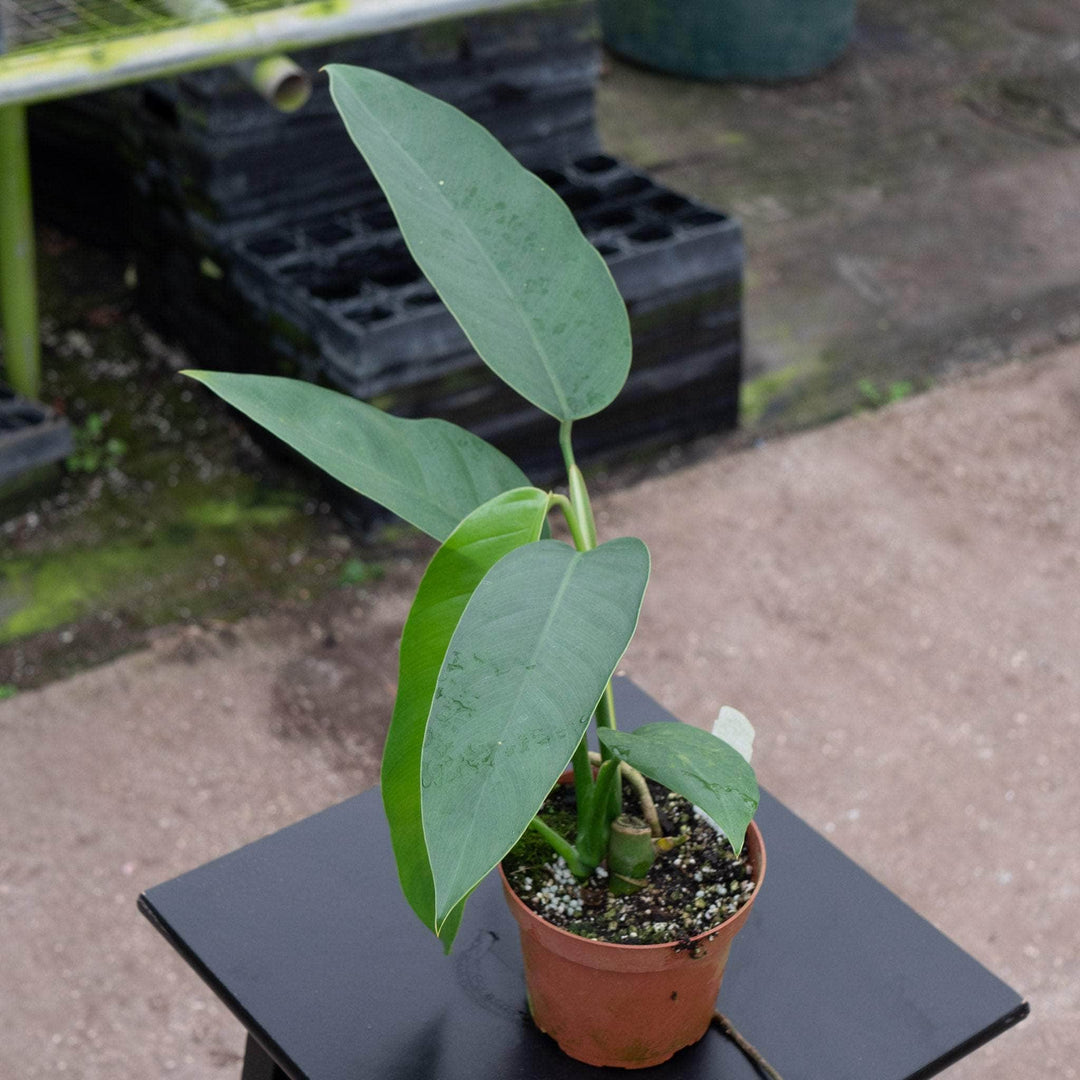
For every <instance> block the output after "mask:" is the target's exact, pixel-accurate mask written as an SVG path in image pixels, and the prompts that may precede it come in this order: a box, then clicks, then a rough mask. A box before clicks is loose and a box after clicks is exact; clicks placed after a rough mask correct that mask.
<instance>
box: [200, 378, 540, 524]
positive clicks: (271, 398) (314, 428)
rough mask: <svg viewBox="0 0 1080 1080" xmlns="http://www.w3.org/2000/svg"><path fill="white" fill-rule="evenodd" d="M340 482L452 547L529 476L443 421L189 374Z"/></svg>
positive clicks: (288, 384) (249, 381)
mask: <svg viewBox="0 0 1080 1080" xmlns="http://www.w3.org/2000/svg"><path fill="white" fill-rule="evenodd" d="M184 374H185V375H190V376H191V377H192V378H193V379H198V380H199V382H201V383H203V384H205V385H206V386H208V387H209V388H210V389H211V390H213V391H214V393H215V394H217V395H218V396H219V397H221V398H223V399H224V400H225V401H227V402H228V403H229V404H230V405H232V406H233V407H234V408H236V409H239V410H240V412H242V413H243V414H244V415H245V416H248V417H250V418H251V419H252V420H254V421H255V422H256V423H257V424H261V425H262V426H263V427H264V428H266V430H267V431H269V432H270V433H271V434H273V435H276V436H277V437H278V438H279V439H281V440H282V441H283V442H285V443H288V445H289V446H291V447H292V448H293V449H294V450H296V451H297V453H300V454H303V456H304V457H306V458H307V459H308V460H309V461H312V462H314V463H315V464H316V465H318V466H319V468H321V469H323V470H324V471H326V472H328V473H329V474H330V475H331V476H332V477H334V479H335V480H340V481H341V483H343V484H345V485H346V486H347V487H350V488H352V489H353V490H354V491H358V492H360V494H362V495H366V496H367V497H368V498H370V499H374V500H375V501H376V502H377V503H381V504H382V505H383V506H385V507H386V508H387V509H388V510H391V511H392V512H393V513H395V514H397V515H398V517H401V518H404V519H405V520H406V521H409V522H411V523H412V524H413V525H415V526H416V527H417V528H419V529H423V530H424V532H426V533H427V534H428V535H429V536H433V537H435V539H436V540H445V539H446V537H447V536H449V535H450V533H451V532H452V531H453V529H454V528H455V527H456V526H457V524H458V523H459V522H460V521H461V520H462V519H463V518H464V517H465V516H466V515H468V514H469V513H471V512H472V511H473V510H475V509H476V508H477V507H478V506H480V505H481V504H482V503H485V502H487V500H488V499H490V498H491V497H492V496H494V495H498V494H499V493H500V492H503V491H508V490H510V489H511V488H518V487H524V486H526V485H527V484H528V483H529V480H528V477H527V476H526V475H525V474H524V473H523V472H522V471H521V470H520V469H519V468H518V467H517V466H516V465H515V464H514V463H513V462H512V461H511V460H510V459H509V458H508V457H507V456H506V455H505V454H503V453H502V452H501V451H499V450H496V449H495V447H493V446H491V445H489V444H488V443H486V442H484V440H483V439H480V438H478V437H477V436H475V435H473V434H472V433H471V432H468V431H465V429H464V428H459V427H457V426H456V425H455V424H451V423H448V422H447V421H445V420H409V419H406V418H404V417H400V416H391V415H390V414H389V413H384V412H383V411H382V410H381V409H376V408H374V407H373V406H371V405H368V404H366V403H365V402H363V401H357V400H356V399H355V398H351V397H346V396H345V395H344V394H338V393H336V392H335V391H333V390H327V389H326V388H325V387H322V386H315V385H313V384H312V383H307V382H301V381H299V380H297V379H283V378H280V377H279V376H276V375H236V374H231V373H228V372H223V371H187V372H184Z"/></svg>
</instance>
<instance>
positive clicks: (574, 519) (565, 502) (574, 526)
mask: <svg viewBox="0 0 1080 1080" xmlns="http://www.w3.org/2000/svg"><path fill="white" fill-rule="evenodd" d="M553 506H557V507H558V508H559V509H560V510H561V511H562V512H563V517H564V518H566V524H567V525H568V526H569V528H570V537H571V539H572V540H573V541H574V547H575V548H576V549H577V550H578V551H588V550H589V548H588V546H587V544H588V539H587V537H586V534H585V531H584V529H582V527H581V519H580V518H579V517H578V514H577V511H576V510H575V509H574V504H573V503H572V502H571V501H570V500H569V499H568V498H567V497H566V496H565V495H554V494H553V495H549V496H548V507H549V508H550V507H553Z"/></svg>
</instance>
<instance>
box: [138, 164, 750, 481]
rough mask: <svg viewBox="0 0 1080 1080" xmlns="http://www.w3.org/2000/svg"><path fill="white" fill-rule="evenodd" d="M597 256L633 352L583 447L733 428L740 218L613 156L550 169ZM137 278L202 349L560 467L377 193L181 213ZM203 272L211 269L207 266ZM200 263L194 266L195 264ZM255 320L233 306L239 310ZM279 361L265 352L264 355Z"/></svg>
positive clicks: (549, 430) (538, 465)
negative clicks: (199, 230) (207, 215)
mask: <svg viewBox="0 0 1080 1080" xmlns="http://www.w3.org/2000/svg"><path fill="white" fill-rule="evenodd" d="M542 175H543V177H544V179H545V180H546V181H547V182H548V183H550V184H551V185H552V186H553V187H554V188H555V189H556V190H557V191H558V192H559V193H560V194H561V195H562V196H563V198H564V199H565V200H566V201H567V203H568V205H569V206H570V207H571V209H572V210H573V211H574V213H575V216H576V217H577V219H578V221H579V223H580V224H581V226H582V228H583V229H584V230H585V232H586V234H587V235H588V236H589V238H590V239H591V240H592V242H593V243H594V244H595V245H596V246H597V247H598V249H599V250H600V251H601V252H602V253H603V254H604V256H605V258H606V259H607V261H608V264H609V266H610V267H611V270H612V274H613V276H614V277H615V280H616V282H617V284H618V285H619V288H620V291H621V293H622V295H623V297H624V299H625V300H626V302H627V306H628V310H629V313H630V318H631V328H632V332H633V338H634V366H633V370H632V372H631V376H630V379H629V380H628V383H627V385H626V387H625V388H624V390H623V392H622V394H621V395H620V397H619V399H618V401H617V402H616V403H615V404H614V405H613V406H612V407H611V408H610V409H608V410H607V411H605V413H604V414H602V415H601V416H600V417H597V418H591V419H588V420H585V421H580V422H579V423H578V424H577V425H575V430H576V432H577V443H578V446H579V450H580V453H581V456H582V459H583V460H587V459H588V458H590V457H596V456H600V455H603V454H606V453H608V452H610V451H612V450H614V449H616V448H620V447H623V448H625V447H628V446H632V445H637V444H640V443H642V442H648V441H652V440H655V439H663V438H668V439H684V438H690V437H692V436H694V435H697V434H701V433H704V432H708V431H716V430H724V429H728V428H731V427H733V426H734V424H735V422H736V416H737V403H738V390H739V383H740V377H741V359H740V354H741V349H740V292H741V274H742V243H741V234H740V230H739V227H738V225H737V224H736V223H735V222H733V221H732V220H731V219H729V218H726V217H725V216H724V215H722V214H719V213H717V212H716V211H713V210H710V209H708V208H706V207H704V206H702V205H701V204H699V203H697V202H695V201H693V200H691V199H687V198H685V197H683V196H681V195H677V194H675V193H674V192H671V191H669V190H667V189H665V188H663V187H660V186H659V185H657V184H655V183H654V182H653V181H651V180H649V179H648V178H647V177H645V176H643V175H642V174H640V173H638V172H635V171H634V170H632V169H630V168H628V167H627V166H625V165H623V164H621V163H620V162H618V161H616V160H615V159H613V158H611V157H608V156H606V155H600V154H590V155H588V156H586V157H584V158H579V159H578V160H576V161H575V162H573V163H570V164H567V165H564V166H563V167H562V168H560V169H548V170H544V171H543V172H542ZM155 226H156V228H157V229H158V240H157V244H156V245H155V246H154V247H152V248H148V249H147V250H146V252H145V255H146V258H145V268H144V267H141V268H140V281H141V282H142V284H143V286H144V288H145V289H146V290H150V291H151V292H152V294H153V295H152V297H151V299H152V302H153V304H154V306H155V307H157V308H158V310H162V306H165V305H167V308H166V310H167V311H168V317H169V321H170V327H169V328H170V329H172V330H174V331H175V332H178V333H180V334H182V335H183V336H184V337H185V339H186V340H188V341H189V343H191V344H192V346H193V347H194V346H195V339H197V340H198V341H200V342H201V343H202V345H201V346H200V347H199V362H206V363H210V364H220V365H222V366H236V365H237V364H245V363H246V364H248V365H249V366H251V367H252V368H253V369H256V370H258V369H261V370H268V368H267V364H268V363H272V365H273V369H274V370H278V371H284V372H288V371H290V369H291V371H292V372H293V373H297V374H300V375H302V376H303V377H305V378H309V379H321V380H322V381H325V382H327V383H329V384H331V385H333V386H336V387H337V388H339V389H342V390H344V391H345V392H347V393H350V394H352V395H353V396H356V397H359V398H363V399H365V400H369V401H373V402H374V403H376V404H378V405H379V406H380V407H382V408H386V409H388V410H390V411H392V412H394V413H397V414H399V415H405V416H440V417H443V418H445V419H448V420H453V421H454V422H456V423H460V424H462V425H463V426H465V427H468V428H470V429H471V430H473V431H476V432H477V433H478V434H481V435H483V436H484V437H486V438H489V439H490V440H491V441H492V442H494V443H495V444H496V445H498V446H500V447H501V448H502V449H504V450H505V451H506V452H507V453H509V454H511V456H513V457H514V458H515V459H516V460H518V461H519V463H520V464H521V465H522V466H523V467H524V468H526V469H527V470H528V471H530V473H531V475H533V476H534V477H535V478H536V479H538V480H543V479H548V478H549V477H550V476H552V475H555V474H556V473H557V472H558V470H559V467H560V462H559V458H558V451H557V448H556V443H555V440H554V430H555V429H554V424H553V422H552V421H551V420H550V418H548V417H545V416H544V415H543V414H542V413H540V412H539V411H538V410H536V409H534V408H533V407H532V406H529V405H528V404H527V403H525V402H523V401H522V399H521V398H520V397H518V396H517V395H516V394H515V393H514V392H513V391H512V390H510V389H509V388H507V387H506V386H505V385H504V384H503V383H501V382H500V381H499V380H498V379H496V378H495V377H494V376H493V375H492V374H491V373H490V372H489V371H488V369H487V368H486V367H485V366H484V365H483V364H482V362H481V361H480V360H479V358H478V357H477V356H476V354H475V353H474V352H473V350H472V347H471V346H470V345H469V343H468V341H467V340H466V339H465V336H464V335H463V334H462V332H461V330H460V329H459V328H458V326H457V324H456V323H455V322H454V320H453V318H452V317H451V316H450V314H449V313H448V312H447V311H446V309H445V308H444V307H443V305H442V303H441V301H440V300H439V299H438V297H437V296H436V295H435V293H434V291H433V290H432V289H431V287H430V286H429V285H428V284H427V282H426V280H425V279H424V278H423V276H422V275H421V273H420V270H419V268H418V267H417V266H416V264H415V263H414V262H413V260H412V258H411V257H410V255H409V254H408V251H407V250H406V248H405V245H404V242H403V241H402V239H401V236H400V233H399V232H398V231H397V227H396V224H395V222H394V219H393V216H392V214H391V213H390V210H389V207H388V206H387V205H386V202H385V200H384V199H383V198H382V196H381V195H378V194H374V193H373V194H368V195H366V196H364V197H362V198H360V199H358V200H357V201H356V202H355V203H352V204H349V205H339V206H337V207H332V208H324V209H323V210H322V211H320V212H317V213H313V214H312V216H310V217H309V218H307V219H305V220H303V221H298V222H293V223H292V224H290V225H288V226H275V227H273V228H268V229H261V230H256V231H253V232H252V233H251V234H250V235H247V236H242V237H236V236H232V235H230V237H229V238H228V239H227V240H220V241H219V242H218V244H217V246H216V247H215V243H214V241H213V239H212V238H211V239H210V240H208V241H207V242H206V244H205V246H203V247H201V248H199V247H193V246H191V245H190V243H189V244H188V245H187V246H186V247H185V245H184V243H183V238H184V235H185V234H184V231H183V226H182V222H181V219H180V218H179V217H174V218H172V219H171V223H170V222H169V219H168V215H164V216H163V215H162V214H161V213H160V212H158V213H157V214H156V216H155V220H154V221H152V222H149V223H148V225H147V227H146V228H145V229H140V235H141V236H142V237H143V238H144V240H149V238H150V237H151V236H152V235H153V229H154V228H155ZM208 261H209V262H210V263H212V266H213V271H214V272H213V273H211V274H207V273H206V272H205V271H206V269H207V267H206V265H205V264H206V263H207V262H208ZM196 264H201V268H200V266H197V265H196ZM241 310H243V311H246V312H247V317H246V319H244V320H242V321H238V319H237V313H238V312H239V311H241ZM271 357H272V358H273V359H272V360H271V359H270V358H271Z"/></svg>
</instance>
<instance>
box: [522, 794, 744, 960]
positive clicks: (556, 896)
mask: <svg viewBox="0 0 1080 1080" xmlns="http://www.w3.org/2000/svg"><path fill="white" fill-rule="evenodd" d="M648 783H649V790H650V792H651V794H652V797H653V800H654V802H655V803H656V809H657V813H658V815H659V817H660V824H661V825H662V826H663V829H664V835H665V836H673V837H678V836H683V835H688V836H689V839H687V840H686V841H685V842H683V843H682V844H680V845H679V846H678V847H676V848H675V849H674V850H672V851H670V852H667V853H666V854H662V855H660V856H658V858H657V860H656V863H655V864H654V865H653V868H652V870H650V871H649V884H648V885H647V886H646V887H645V888H644V889H642V890H641V891H640V892H636V893H632V894H630V895H629V896H615V895H614V894H613V893H611V892H610V891H609V890H608V888H607V870H605V869H604V868H603V867H599V868H598V869H597V871H596V873H595V875H594V876H593V878H591V879H590V880H589V881H586V882H583V883H579V882H578V881H577V880H576V879H575V878H574V876H573V875H572V874H571V873H570V871H569V869H568V868H567V866H566V862H565V861H564V860H563V859H562V858H558V857H556V856H555V855H554V853H553V852H552V851H551V849H550V848H549V847H548V846H547V845H546V844H545V843H544V842H543V841H542V840H541V839H540V838H539V837H538V836H536V834H535V833H532V832H528V833H526V834H525V836H523V837H522V839H521V840H520V841H518V844H517V846H516V847H514V849H513V850H512V851H511V852H510V854H509V855H507V856H506V858H505V859H504V860H503V872H504V874H505V875H506V878H507V880H508V881H509V883H510V886H511V888H512V889H513V890H514V892H515V893H516V894H517V895H518V897H519V898H520V899H521V900H522V901H523V902H524V903H525V904H526V905H527V906H528V907H529V908H530V909H531V910H532V911H534V912H536V914H537V915H539V916H540V917H541V918H542V919H545V920H546V921H547V922H550V923H551V924H552V925H554V926H557V927H559V928H560V929H562V930H566V931H568V932H569V933H571V934H576V935H577V936H578V937H584V938H590V939H592V940H595V941H608V942H613V943H616V944H622V945H652V944H659V943H663V942H670V941H680V940H683V941H685V940H686V939H687V938H690V937H694V936H695V935H697V934H703V933H705V931H706V930H710V929H712V927H714V926H716V925H717V924H718V923H721V922H723V921H724V920H725V919H727V918H730V917H731V916H732V915H734V914H735V913H736V912H737V911H738V910H739V908H740V907H742V906H743V904H744V903H746V901H747V900H748V898H749V897H750V895H751V893H752V892H753V890H754V881H753V867H752V866H751V864H750V861H749V859H748V858H746V853H745V849H744V852H743V855H740V856H737V855H735V853H734V852H733V851H732V850H731V846H730V845H729V844H728V843H727V841H726V840H721V839H718V835H717V831H716V828H715V826H714V825H713V824H712V822H710V821H709V819H708V818H706V817H704V815H702V814H701V812H700V811H699V810H697V809H696V807H694V806H693V805H692V804H691V803H689V802H688V801H687V800H686V799H684V798H683V797H682V796H681V795H675V794H673V793H672V792H670V791H668V790H667V789H666V788H663V787H661V786H660V785H659V784H656V783H654V782H653V781H651V780H650V781H649V782H648ZM623 805H624V806H625V807H626V808H627V810H629V811H631V812H637V797H636V795H635V794H634V792H633V790H632V789H631V788H630V787H629V785H624V787H623ZM575 810H576V804H575V801H574V789H573V787H572V786H571V785H569V784H560V785H558V786H557V787H556V788H555V790H554V791H552V793H551V794H550V795H549V796H548V798H547V801H546V802H545V803H544V806H543V808H542V809H541V811H540V817H541V818H542V819H543V820H544V821H546V822H547V823H548V824H549V825H551V826H552V828H554V829H556V830H557V831H559V832H561V833H562V834H563V835H564V836H569V837H570V838H573V829H574V820H575Z"/></svg>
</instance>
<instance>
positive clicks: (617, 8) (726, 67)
mask: <svg viewBox="0 0 1080 1080" xmlns="http://www.w3.org/2000/svg"><path fill="white" fill-rule="evenodd" d="M600 20H601V24H602V26H603V32H604V41H605V42H606V43H607V45H608V47H609V48H610V49H611V50H612V52H615V53H617V54H618V55H620V56H624V57H626V58H627V59H628V60H634V61H637V62H638V63H640V64H644V65H646V66H647V67H651V68H657V69H658V70H660V71H669V72H672V73H674V74H676V75H690V76H693V77H696V78H702V79H732V80H744V81H751V82H779V81H781V80H783V79H798V78H805V77H806V76H808V75H813V74H815V73H816V72H818V71H820V70H821V69H822V68H824V67H826V66H827V65H829V64H830V63H832V61H833V60H835V59H836V58H837V57H839V56H840V54H841V53H842V52H843V51H844V49H845V48H847V45H848V42H849V41H850V40H851V33H852V29H853V27H854V24H855V0H600Z"/></svg>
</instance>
